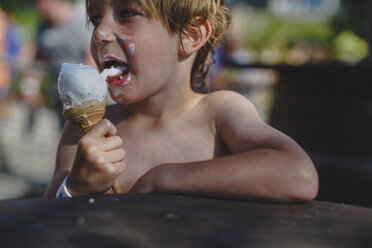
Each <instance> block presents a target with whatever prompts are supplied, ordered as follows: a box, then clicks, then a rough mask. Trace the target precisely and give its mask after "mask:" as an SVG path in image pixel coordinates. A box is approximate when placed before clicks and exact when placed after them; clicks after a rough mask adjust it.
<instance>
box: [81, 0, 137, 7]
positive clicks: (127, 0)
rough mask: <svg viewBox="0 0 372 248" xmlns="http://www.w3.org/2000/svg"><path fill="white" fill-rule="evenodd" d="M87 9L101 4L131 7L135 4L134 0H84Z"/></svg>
mask: <svg viewBox="0 0 372 248" xmlns="http://www.w3.org/2000/svg"><path fill="white" fill-rule="evenodd" d="M86 2H87V5H88V7H89V6H97V5H102V4H111V5H131V4H133V3H137V2H138V1H136V0H86Z"/></svg>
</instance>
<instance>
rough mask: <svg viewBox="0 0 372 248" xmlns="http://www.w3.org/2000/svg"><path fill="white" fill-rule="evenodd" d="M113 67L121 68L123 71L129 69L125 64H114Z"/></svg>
mask: <svg viewBox="0 0 372 248" xmlns="http://www.w3.org/2000/svg"><path fill="white" fill-rule="evenodd" d="M112 67H113V68H115V69H117V70H120V71H121V72H126V71H127V70H128V67H126V66H123V65H114V66H112Z"/></svg>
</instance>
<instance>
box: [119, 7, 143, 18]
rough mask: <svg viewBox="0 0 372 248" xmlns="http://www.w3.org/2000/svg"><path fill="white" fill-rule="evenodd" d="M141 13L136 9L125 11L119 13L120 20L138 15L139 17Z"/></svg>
mask: <svg viewBox="0 0 372 248" xmlns="http://www.w3.org/2000/svg"><path fill="white" fill-rule="evenodd" d="M139 14H140V13H139V12H138V11H137V10H134V9H124V10H122V11H120V12H119V17H120V18H130V17H133V16H136V15H139Z"/></svg>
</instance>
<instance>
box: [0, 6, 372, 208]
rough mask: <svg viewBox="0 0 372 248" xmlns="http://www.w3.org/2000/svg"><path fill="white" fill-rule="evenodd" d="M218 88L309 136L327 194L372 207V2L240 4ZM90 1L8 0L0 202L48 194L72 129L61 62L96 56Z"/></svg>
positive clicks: (0, 9) (214, 75)
mask: <svg viewBox="0 0 372 248" xmlns="http://www.w3.org/2000/svg"><path fill="white" fill-rule="evenodd" d="M226 2H227V5H228V6H229V8H230V9H231V11H232V14H233V25H232V27H231V28H230V30H229V32H228V34H227V35H226V37H225V39H224V40H223V42H222V44H221V45H220V47H218V49H217V50H216V53H215V59H214V60H215V65H214V66H213V70H212V72H211V75H210V79H211V82H212V83H211V85H210V88H211V90H212V91H216V90H221V89H230V90H234V91H237V92H239V93H241V94H243V95H244V96H246V97H247V98H249V99H250V100H251V101H252V102H253V103H254V104H255V105H256V107H257V109H258V111H259V114H260V115H261V117H262V118H263V120H265V121H266V122H267V123H269V124H270V125H272V126H274V127H275V128H277V129H279V130H281V131H283V132H284V133H286V134H287V135H289V136H290V137H292V138H293V139H294V140H295V141H296V142H298V143H299V144H300V145H301V146H302V147H303V148H304V149H305V150H306V151H307V152H308V153H309V154H310V156H311V158H312V159H313V161H314V163H315V165H316V168H317V170H318V173H319V175H320V192H319V195H318V197H317V199H318V200H324V201H332V202H340V203H346V204H354V205H360V206H367V207H372V197H371V195H372V97H371V96H372V85H371V84H372V52H371V49H372V1H370V0H359V1H353V0H240V1H239V0H230V1H228V0H227V1H226ZM84 11H85V10H84V2H83V1H79V0H75V1H68V0H17V1H8V0H0V102H1V104H0V199H10V198H27V197H40V196H41V195H42V193H43V190H44V189H45V187H46V185H47V183H48V181H49V180H50V178H51V176H52V173H53V169H54V160H55V154H56V149H57V144H58V139H59V135H60V131H61V127H62V125H63V122H64V120H63V116H61V106H60V105H59V99H58V92H57V90H56V81H57V76H58V72H59V69H60V65H61V63H64V62H69V63H92V61H91V58H90V55H89V52H88V46H89V36H90V34H89V29H87V28H86V27H85V12H84Z"/></svg>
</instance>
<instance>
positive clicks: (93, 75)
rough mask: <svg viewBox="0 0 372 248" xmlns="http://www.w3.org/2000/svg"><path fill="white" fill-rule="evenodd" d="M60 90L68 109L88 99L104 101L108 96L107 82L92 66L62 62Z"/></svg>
mask: <svg viewBox="0 0 372 248" xmlns="http://www.w3.org/2000/svg"><path fill="white" fill-rule="evenodd" d="M58 91H59V95H60V98H61V101H62V103H63V110H64V111H66V110H68V109H70V108H71V107H73V106H79V105H81V104H82V103H84V102H86V101H91V100H97V101H99V102H103V101H104V100H105V99H106V96H107V84H106V82H105V80H104V79H103V78H102V76H101V75H100V73H99V72H98V71H97V69H95V68H94V67H92V66H88V65H82V64H62V69H61V72H60V74H59V78H58Z"/></svg>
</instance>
